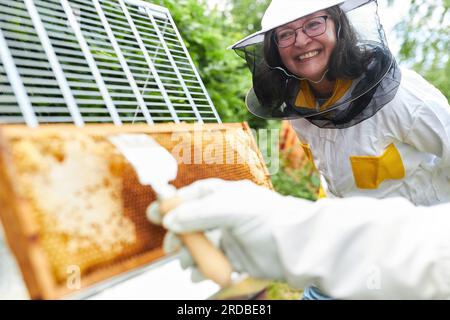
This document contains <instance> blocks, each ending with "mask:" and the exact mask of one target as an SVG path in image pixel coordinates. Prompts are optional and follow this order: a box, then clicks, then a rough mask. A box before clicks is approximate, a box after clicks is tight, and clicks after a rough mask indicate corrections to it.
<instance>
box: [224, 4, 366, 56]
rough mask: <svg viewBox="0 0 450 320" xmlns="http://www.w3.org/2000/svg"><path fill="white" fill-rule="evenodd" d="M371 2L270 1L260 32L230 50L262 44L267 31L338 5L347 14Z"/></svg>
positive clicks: (239, 42) (240, 41)
mask: <svg viewBox="0 0 450 320" xmlns="http://www.w3.org/2000/svg"><path fill="white" fill-rule="evenodd" d="M371 1H373V0H347V1H345V0H272V2H271V3H270V5H269V7H268V8H267V10H266V12H265V13H264V16H263V18H262V20H261V30H259V31H258V32H255V33H253V34H251V35H249V36H247V37H245V38H244V39H241V40H239V41H238V42H236V43H235V44H233V45H232V46H231V47H230V48H231V49H239V48H242V47H245V46H247V45H252V44H255V43H258V42H262V41H264V34H265V33H266V32H267V31H270V30H272V29H274V28H277V27H279V26H282V25H285V24H286V23H289V22H292V21H294V20H297V19H299V18H302V17H304V16H307V15H309V14H312V13H314V12H317V11H320V10H324V9H327V8H330V7H333V6H336V5H340V7H341V9H342V10H343V11H344V12H347V11H350V10H353V9H355V8H357V7H359V6H362V5H364V4H366V3H368V2H371Z"/></svg>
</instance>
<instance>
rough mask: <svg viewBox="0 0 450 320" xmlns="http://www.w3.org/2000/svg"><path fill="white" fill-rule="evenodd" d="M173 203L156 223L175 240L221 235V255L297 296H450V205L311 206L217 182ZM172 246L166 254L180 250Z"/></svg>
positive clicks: (204, 183) (333, 202) (185, 192)
mask: <svg viewBox="0 0 450 320" xmlns="http://www.w3.org/2000/svg"><path fill="white" fill-rule="evenodd" d="M178 196H180V197H181V198H182V199H184V202H183V203H182V204H181V205H180V206H179V207H178V208H176V209H174V210H172V211H171V212H169V214H167V215H166V216H165V217H164V220H163V225H164V226H165V227H166V228H168V229H169V230H170V231H171V232H174V233H185V232H193V231H209V230H213V229H219V230H220V231H221V232H220V233H221V239H220V248H221V249H222V250H223V251H224V252H225V254H226V256H227V257H228V258H229V260H230V261H231V263H232V265H233V267H234V269H235V270H236V271H239V272H246V273H249V274H250V275H251V276H253V277H257V278H269V279H280V280H286V281H287V282H288V283H289V284H290V285H291V286H293V287H296V288H304V287H306V286H309V285H314V286H317V287H319V288H320V289H321V290H322V291H323V293H324V294H327V295H330V296H332V297H334V298H337V299H409V298H412V299H448V298H450V215H449V212H450V204H449V203H447V204H440V205H436V206H430V207H417V206H414V205H413V204H411V203H410V202H408V201H407V200H405V199H403V198H389V199H384V200H377V199H373V198H363V197H353V198H348V199H322V200H319V201H317V202H310V201H307V200H302V199H298V198H294V197H289V196H288V197H286V196H282V195H280V194H278V193H276V192H274V191H271V190H268V189H265V188H263V187H260V186H257V185H255V184H253V183H252V182H250V181H245V180H244V181H224V180H219V179H207V180H200V181H197V182H195V183H193V184H192V185H190V186H187V187H185V188H182V189H180V190H179V191H178ZM158 215H159V213H158V206H157V205H153V206H152V207H150V209H149V216H150V217H152V218H151V219H152V220H153V221H157V220H158ZM155 217H156V218H155ZM171 239H172V240H171V243H166V248H168V250H173V249H175V247H176V246H177V244H176V242H175V241H173V237H171ZM182 250H183V251H184V253H185V257H184V259H185V261H184V263H183V265H184V266H185V267H186V266H189V265H190V263H189V262H187V261H188V260H189V256H188V255H186V251H185V249H182ZM191 263H192V262H191ZM193 267H194V268H195V266H193Z"/></svg>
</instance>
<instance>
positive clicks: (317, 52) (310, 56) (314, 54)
mask: <svg viewBox="0 0 450 320" xmlns="http://www.w3.org/2000/svg"><path fill="white" fill-rule="evenodd" d="M318 54H319V50H314V51H310V52H307V53H305V54H302V55H301V56H299V57H298V59H299V60H305V59H308V58H312V57H314V56H316V55H318Z"/></svg>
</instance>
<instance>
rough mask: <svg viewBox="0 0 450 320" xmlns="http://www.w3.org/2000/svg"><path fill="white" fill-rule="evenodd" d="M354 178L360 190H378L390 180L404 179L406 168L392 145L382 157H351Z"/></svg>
mask: <svg viewBox="0 0 450 320" xmlns="http://www.w3.org/2000/svg"><path fill="white" fill-rule="evenodd" d="M350 162H351V165H352V171H353V177H354V178H355V183H356V186H357V187H358V188H360V189H377V188H378V186H379V185H380V183H382V182H383V181H385V180H388V179H402V178H403V177H404V176H405V167H404V166H403V161H402V158H401V156H400V153H399V152H398V150H397V148H396V147H395V145H394V144H393V143H391V144H390V145H389V146H388V147H387V148H386V150H385V151H384V153H383V154H382V155H381V156H351V157H350Z"/></svg>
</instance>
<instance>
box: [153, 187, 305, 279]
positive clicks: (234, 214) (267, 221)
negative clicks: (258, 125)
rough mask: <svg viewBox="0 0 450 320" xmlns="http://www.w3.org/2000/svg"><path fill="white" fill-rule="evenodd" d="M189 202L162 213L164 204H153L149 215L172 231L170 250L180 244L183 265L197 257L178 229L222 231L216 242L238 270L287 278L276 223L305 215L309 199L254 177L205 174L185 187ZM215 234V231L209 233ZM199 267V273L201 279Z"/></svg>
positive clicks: (184, 195)
mask: <svg viewBox="0 0 450 320" xmlns="http://www.w3.org/2000/svg"><path fill="white" fill-rule="evenodd" d="M177 196H178V197H181V198H182V199H183V202H182V204H181V205H180V206H178V207H177V208H176V209H174V210H172V211H170V212H169V213H168V214H167V215H166V216H165V217H164V218H163V219H161V216H160V213H159V210H158V204H156V203H154V204H152V205H151V206H150V207H149V209H148V211H147V214H148V217H149V219H150V220H151V221H153V222H155V223H161V222H162V224H163V226H164V227H165V228H167V229H168V230H169V231H170V232H169V233H168V234H167V236H166V238H165V241H164V249H165V250H166V252H172V251H174V250H176V249H180V250H181V253H180V256H181V265H182V267H184V268H187V267H189V266H192V264H193V261H192V258H190V257H189V255H188V253H187V250H186V249H184V248H183V247H182V244H181V242H180V241H179V239H177V238H176V237H175V236H174V233H175V234H176V233H188V232H195V231H211V230H220V231H219V233H217V231H216V235H215V237H214V238H215V241H213V243H214V242H215V243H216V244H217V245H218V246H219V248H221V249H222V250H223V251H224V253H225V254H226V256H227V257H228V259H229V260H230V262H231V264H232V265H233V268H234V270H235V271H238V272H245V273H248V274H249V275H250V276H252V277H255V278H266V279H278V280H283V279H284V278H285V277H284V274H283V267H282V264H281V261H280V258H279V254H278V252H277V246H276V243H275V239H274V237H273V229H274V228H275V227H277V226H279V225H280V224H289V223H290V221H291V220H295V219H298V218H299V212H300V210H301V209H302V206H305V205H306V206H309V205H310V202H309V201H307V200H302V199H297V198H293V197H285V196H282V195H280V194H278V193H276V192H274V191H272V190H269V189H266V188H264V187H261V186H258V185H256V184H254V183H253V182H250V181H248V180H241V181H225V180H221V179H205V180H199V181H197V182H194V183H193V184H191V185H189V186H187V187H184V188H181V189H179V190H178V192H177ZM207 236H208V237H210V238H211V234H210V233H207ZM198 273H199V272H198V270H195V267H194V271H193V279H194V280H195V279H199V274H198Z"/></svg>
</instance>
